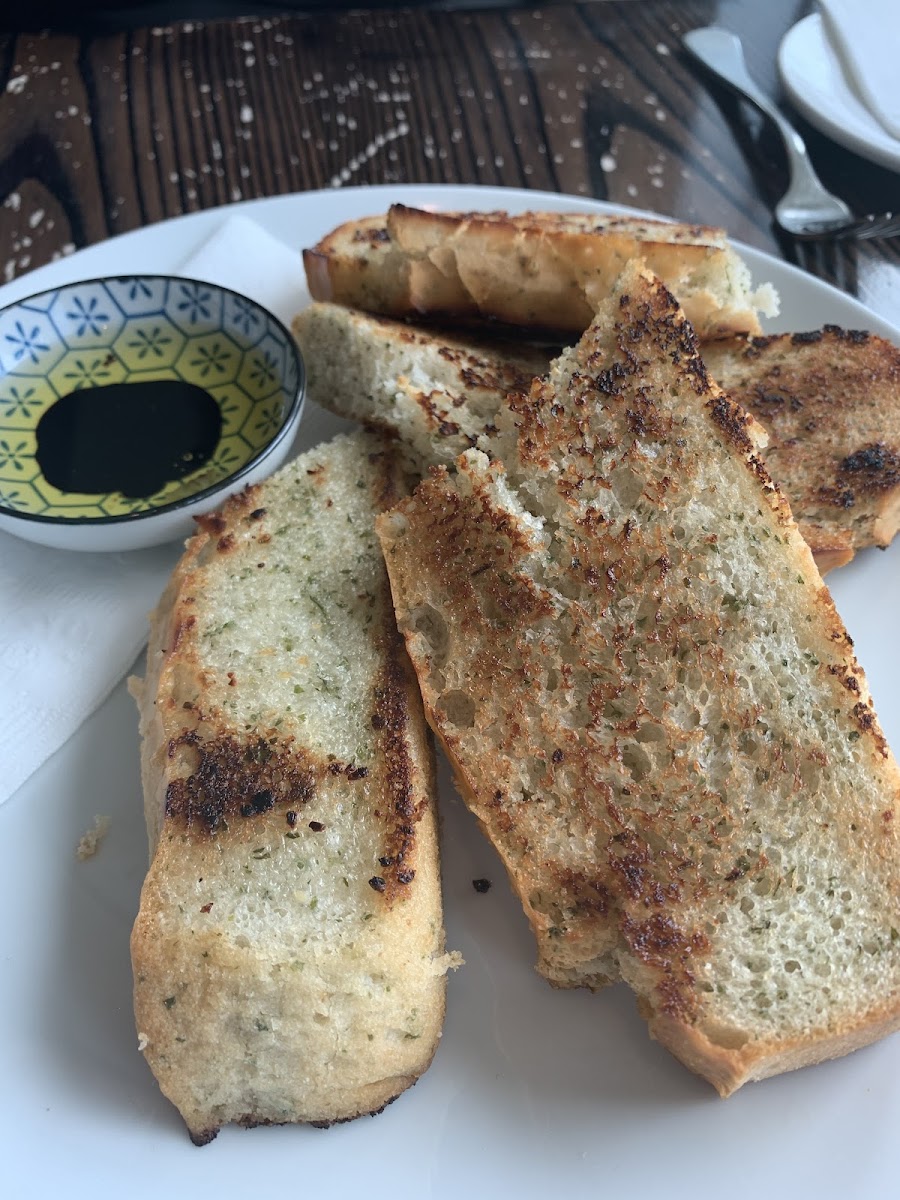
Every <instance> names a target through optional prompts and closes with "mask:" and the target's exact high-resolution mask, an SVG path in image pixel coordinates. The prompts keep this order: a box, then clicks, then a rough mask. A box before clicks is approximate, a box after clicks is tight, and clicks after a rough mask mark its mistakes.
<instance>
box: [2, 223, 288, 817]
mask: <svg viewBox="0 0 900 1200" xmlns="http://www.w3.org/2000/svg"><path fill="white" fill-rule="evenodd" d="M122 269H123V270H127V264H126V263H123V264H122ZM172 273H173V274H180V275H186V276H188V277H191V278H194V279H201V280H203V281H204V282H207V283H217V284H219V285H221V286H223V287H230V288H233V289H234V290H235V291H238V292H242V293H243V294H244V295H245V296H250V297H251V298H252V299H253V300H256V301H257V302H258V303H260V304H262V305H264V306H265V307H266V308H268V309H269V310H270V312H273V313H275V315H276V316H278V317H280V318H281V319H282V320H283V321H285V322H288V321H290V319H291V317H292V316H293V315H294V313H296V312H297V310H298V309H299V307H300V306H301V304H302V301H303V297H304V280H303V269H302V265H301V262H300V257H299V253H298V252H297V250H296V249H292V248H290V247H287V246H285V245H284V244H283V243H282V242H279V241H277V240H276V239H275V238H273V237H271V236H270V235H269V234H268V233H266V231H265V230H264V229H262V228H260V226H259V225H256V224H255V223H254V222H253V221H250V220H248V219H247V218H246V217H243V216H233V217H229V218H227V219H226V220H225V221H223V223H222V225H221V227H220V228H219V229H218V230H217V231H216V233H214V234H213V235H212V236H211V237H210V238H209V240H208V241H206V242H205V243H204V244H203V245H202V246H200V247H199V248H198V249H197V250H196V251H195V252H194V253H193V254H192V255H191V256H190V257H189V258H188V259H187V260H185V261H184V262H183V263H181V265H180V266H179V267H177V268H175V269H174V270H173V272H172ZM180 549H181V548H180V546H177V545H176V546H162V547H157V548H155V549H152V550H135V551H132V552H131V553H127V554H79V553H77V552H69V551H66V550H49V549H46V548H44V547H41V546H35V545H32V544H30V543H29V542H25V541H22V540H20V539H18V538H14V537H12V536H11V535H9V534H5V533H0V714H2V720H0V804H2V803H3V802H4V801H5V800H7V799H9V797H10V796H11V795H12V794H13V792H15V791H16V790H17V789H18V788H19V787H20V786H21V785H22V784H23V783H24V782H25V780H26V779H27V778H28V777H29V776H30V775H31V774H32V773H33V772H34V771H36V770H37V768H38V767H39V766H40V765H41V763H43V762H44V761H45V760H46V759H48V758H49V757H50V755H51V754H53V753H54V752H55V751H56V750H58V749H59V748H60V746H62V745H63V744H64V743H65V742H66V741H68V739H69V738H70V737H71V736H72V734H73V733H74V732H75V731H76V729H78V727H79V726H80V725H81V724H82V722H83V721H85V720H86V719H87V718H88V717H89V716H90V715H91V713H92V712H93V711H94V710H95V709H96V708H97V707H98V706H99V705H100V704H101V703H102V702H103V701H104V700H105V699H106V697H107V696H108V695H109V693H110V691H111V690H112V689H113V687H115V685H116V684H117V683H118V682H119V680H120V679H121V678H122V677H123V676H124V675H125V674H126V673H127V672H128V671H129V670H130V668H131V666H132V664H133V663H134V660H135V658H136V657H137V655H138V653H139V652H140V650H141V647H142V646H143V645H144V643H145V641H146V637H147V616H148V614H149V612H150V611H151V610H152V608H153V607H154V605H155V604H156V602H157V600H158V599H159V596H160V594H161V593H162V590H163V587H164V586H165V582H166V579H167V578H168V575H169V573H170V571H171V570H172V567H173V566H174V565H175V562H176V561H177V559H178V555H179V553H180ZM135 736H137V734H135Z"/></svg>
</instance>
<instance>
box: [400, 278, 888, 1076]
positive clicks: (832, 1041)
mask: <svg viewBox="0 0 900 1200" xmlns="http://www.w3.org/2000/svg"><path fill="white" fill-rule="evenodd" d="M514 409H515V417H516V421H517V424H518V427H519V439H518V449H517V452H516V453H515V454H514V455H512V456H510V457H508V458H507V459H506V469H505V470H504V468H503V467H502V466H500V465H499V464H498V463H489V462H488V460H487V458H486V457H485V456H484V455H483V454H480V453H478V452H476V451H470V452H468V453H467V454H466V455H464V456H463V457H462V458H461V459H460V461H459V463H458V468H457V473H456V474H455V475H451V474H450V473H449V472H447V471H446V470H444V469H439V470H437V471H435V472H434V473H433V474H432V476H431V477H430V478H429V479H427V480H426V481H425V482H424V483H423V484H421V485H420V487H419V488H418V489H417V491H416V492H415V494H414V496H413V497H412V498H411V499H409V500H406V501H403V502H401V504H400V505H399V506H398V507H397V508H396V509H395V510H394V511H393V512H392V513H389V514H387V515H385V516H383V517H382V518H380V520H379V523H378V531H379V536H380V537H381V540H382V545H383V547H384V550H385V555H386V561H387V565H388V570H389V574H390V577H391V585H392V591H393V595H394V603H395V608H396V611H397V615H398V620H399V622H400V627H401V629H402V630H403V632H404V635H405V637H406V639H407V645H408V647H409V650H410V655H411V657H412V660H413V663H414V665H415V667H416V670H417V673H418V675H419V681H420V684H421V686H422V690H423V696H424V699H425V705H426V713H427V715H428V719H429V721H430V722H431V723H432V725H433V727H434V729H435V731H436V732H437V734H438V736H439V737H440V740H441V742H442V743H443V745H444V746H445V747H446V749H447V751H448V754H449V755H450V757H451V760H452V762H453V763H454V767H455V770H456V772H457V776H458V779H459V783H460V787H461V790H462V792H463V795H464V796H465V798H466V800H467V803H469V805H470V807H471V808H472V809H473V811H474V812H475V814H476V815H477V817H478V818H479V820H480V822H481V823H482V826H483V827H484V829H485V831H486V832H487V834H488V836H489V837H490V838H491V840H492V841H493V842H494V845H495V846H496V847H497V849H498V851H499V853H500V855H501V857H502V859H503V861H504V863H505V865H506V867H507V870H508V871H509V873H510V877H511V879H512V882H513V885H514V886H515V888H516V889H517V891H518V893H519V895H520V898H521V900H522V903H523V906H524V908H525V911H526V913H527V915H528V917H529V919H530V920H531V922H532V925H533V927H534V930H535V933H536V936H537V940H538V952H539V962H538V965H539V969H540V970H541V971H542V972H543V973H544V974H545V975H546V976H547V977H548V978H549V979H550V980H551V981H552V982H554V983H557V984H560V985H569V986H571V985H578V984H587V985H589V986H599V985H601V984H602V983H605V982H607V981H609V980H613V979H619V978H623V979H625V980H626V981H627V982H628V983H629V984H630V985H631V986H632V987H633V988H634V990H635V991H636V992H637V994H638V996H639V999H640V1003H641V1008H642V1011H643V1012H644V1014H645V1015H646V1016H647V1018H648V1020H649V1021H650V1026H651V1032H653V1033H654V1035H655V1036H657V1037H658V1038H660V1039H661V1040H663V1041H664V1042H665V1044H666V1045H668V1046H669V1047H670V1048H671V1049H672V1050H673V1051H674V1052H675V1053H676V1054H678V1055H679V1056H680V1057H681V1058H682V1059H683V1060H684V1061H685V1062H687V1063H688V1065H690V1066H691V1067H692V1068H693V1069H695V1070H698V1071H700V1072H701V1073H703V1074H704V1075H705V1076H706V1077H707V1078H709V1079H710V1080H711V1081H712V1082H714V1083H715V1084H716V1086H717V1087H719V1088H720V1090H722V1091H723V1092H725V1093H727V1092H729V1091H731V1090H733V1089H734V1088H735V1087H737V1086H740V1084H741V1083H743V1082H745V1081H746V1080H747V1079H749V1078H759V1077H762V1076H763V1075H765V1074H770V1073H773V1072H774V1071H778V1070H786V1069H789V1067H791V1066H794V1065H798V1064H799V1063H800V1062H802V1061H814V1060H816V1059H818V1058H822V1057H826V1056H828V1055H830V1054H834V1053H842V1052H845V1051H846V1050H847V1049H849V1048H851V1047H852V1046H853V1045H858V1044H861V1043H862V1042H864V1041H866V1040H871V1039H872V1038H873V1037H876V1036H881V1035H882V1034H883V1033H885V1032H887V1031H888V1030H889V1029H891V1028H894V1027H895V1026H896V1025H897V1023H898V1021H900V947H898V945H897V941H898V939H897V937H896V933H895V931H896V930H897V929H898V928H900V895H898V871H897V858H896V852H897V844H896V838H897V834H896V828H895V826H896V820H895V816H896V814H897V803H898V794H900V788H898V785H900V779H898V772H897V768H896V764H895V763H894V760H893V758H892V757H891V755H890V752H889V750H888V748H887V746H886V744H885V742H884V738H883V736H882V734H881V732H880V730H879V728H878V725H877V722H876V719H875V717H874V714H873V712H872V708H871V703H870V700H869V696H868V692H867V688H866V682H865V678H864V676H863V673H862V671H861V670H860V668H859V667H858V664H857V663H856V662H855V660H854V658H853V655H852V651H851V648H850V641H849V638H848V637H847V635H846V633H845V631H844V629H843V627H842V625H841V623H840V621H839V619H838V617H837V614H836V613H835V611H834V608H833V606H832V604H831V601H830V598H829V596H828V593H827V591H826V590H825V589H824V587H823V586H822V583H821V579H820V577H819V574H818V572H817V570H816V568H815V565H814V563H813V560H812V558H811V555H810V552H809V550H808V548H807V547H806V545H805V543H804V542H803V541H802V539H801V537H800V536H799V534H798V532H797V529H796V527H795V525H794V524H793V522H792V520H791V517H790V512H789V510H788V507H787V505H786V504H785V503H784V501H783V500H782V499H781V497H780V495H779V493H778V492H777V490H776V489H775V488H774V487H773V486H772V484H771V482H770V479H769V477H768V475H767V473H766V471H765V468H764V467H763V465H762V463H761V462H760V460H759V457H758V452H757V445H758V441H759V438H760V431H759V430H758V427H757V426H756V425H755V423H754V422H753V420H752V418H750V417H749V416H747V414H745V413H744V411H743V410H742V409H740V408H739V407H738V406H737V405H736V404H735V403H734V402H733V401H732V400H731V399H729V397H728V396H727V395H726V394H724V393H723V392H722V391H721V390H720V389H719V388H718V387H717V386H716V385H715V383H713V382H712V380H711V379H710V377H709V375H708V373H707V371H706V368H705V367H704V364H703V362H702V360H701V359H700V357H699V355H698V353H697V348H696V344H695V341H694V337H693V333H692V331H691V329H690V327H689V326H688V325H687V324H686V323H685V321H684V318H683V316H682V314H681V313H680V311H679V310H678V307H677V305H676V304H675V303H674V302H673V300H672V297H671V296H670V295H669V294H668V293H667V291H666V289H665V288H663V287H662V286H660V285H659V284H658V283H656V282H654V281H652V280H650V279H648V278H647V277H646V276H644V275H643V274H642V273H641V271H640V269H639V268H637V267H635V266H632V267H630V268H629V269H627V270H626V272H625V274H624V277H623V280H622V281H621V282H620V284H619V287H618V289H617V292H616V294H615V295H614V296H613V297H612V298H611V299H610V300H609V301H607V302H606V303H605V304H604V305H603V306H602V308H601V310H600V312H599V314H598V317H597V319H596V321H595V322H594V324H593V325H592V326H591V328H590V329H589V330H588V332H587V334H586V335H585V336H584V337H583V339H582V340H581V342H580V343H579V345H578V347H577V348H576V349H575V350H573V351H570V352H566V353H564V354H563V355H562V356H561V358H560V359H559V360H557V362H556V364H555V365H554V367H553V368H552V370H551V372H550V374H549V376H548V377H547V378H546V379H545V380H543V381H536V382H535V384H534V385H533V387H532V390H531V392H530V395H528V396H527V397H522V398H520V399H518V400H516V401H515V402H514ZM860 947H863V949H862V950H861V949H860Z"/></svg>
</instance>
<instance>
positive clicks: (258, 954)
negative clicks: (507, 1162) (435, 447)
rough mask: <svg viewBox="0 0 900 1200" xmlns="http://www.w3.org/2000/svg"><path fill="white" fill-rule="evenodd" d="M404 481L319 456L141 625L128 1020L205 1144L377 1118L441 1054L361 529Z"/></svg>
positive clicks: (436, 935) (257, 502)
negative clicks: (235, 1125) (146, 845)
mask: <svg viewBox="0 0 900 1200" xmlns="http://www.w3.org/2000/svg"><path fill="white" fill-rule="evenodd" d="M397 482H398V481H397V478H396V475H395V471H394V468H393V466H392V465H391V460H390V457H389V456H388V455H386V454H385V453H384V446H383V443H381V442H380V441H379V440H378V439H377V438H376V437H375V436H374V435H370V434H364V433H356V434H353V435H350V436H344V437H341V438H337V439H335V440H334V441H333V442H331V443H330V444H326V445H323V446H320V447H318V448H317V449H315V450H312V451H310V452H309V453H307V454H305V455H303V456H302V457H301V458H299V459H297V460H295V461H294V462H293V463H292V464H291V465H290V466H289V467H287V468H286V469H285V470H283V471H282V472H280V473H279V474H278V475H277V476H275V477H273V478H272V479H270V480H268V481H267V482H266V483H264V484H261V485H259V486H256V487H253V488H249V489H248V490H246V491H245V492H243V493H242V494H241V495H240V496H237V497H235V498H234V499H232V500H231V501H229V502H228V503H227V504H226V506H225V508H224V510H223V511H222V513H221V515H217V516H213V517H209V518H207V519H205V520H204V521H203V523H202V528H201V530H200V532H198V533H197V535H196V536H195V537H193V538H192V539H191V541H190V542H189V543H188V546H187V550H186V553H185V555H184V557H183V559H182V561H181V563H180V564H179V566H178V568H177V570H176V572H175V574H174V576H173V578H172V581H171V584H170V586H169V588H168V590H167V592H166V594H165V596H164V597H163V600H162V603H161V605H160V607H159V610H158V611H157V613H156V615H155V619H154V622H153V634H152V639H151V643H150V648H149V651H148V673H147V679H146V681H145V682H144V684H143V685H139V687H138V692H139V694H140V706H141V729H142V733H143V739H144V740H143V754H142V770H143V779H144V788H145V795H146V815H147V825H148V830H149V833H150V842H151V853H152V863H151V866H150V872H149V874H148V876H147V879H146V882H145V884H144V887H143V891H142V893H141V905H140V912H139V914H138V918H137V921H136V923H135V926H134V932H133V935H132V942H131V949H132V959H133V965H134V979H135V1015H136V1019H137V1029H138V1032H139V1038H140V1045H141V1048H142V1049H143V1052H144V1055H145V1057H146V1058H147V1061H148V1063H149V1064H150V1066H151V1068H152V1070H153V1072H154V1074H155V1075H156V1078H157V1080H158V1081H159V1085H160V1087H161V1088H162V1090H163V1092H164V1093H165V1094H166V1096H168V1097H169V1099H170V1100H171V1101H172V1102H173V1103H174V1104H175V1105H176V1106H177V1107H178V1109H179V1110H180V1112H181V1114H182V1116H183V1117H184V1119H185V1121H186V1122H187V1125H188V1129H189V1130H190V1134H191V1137H192V1138H193V1140H194V1141H195V1142H197V1143H198V1144H201V1143H203V1142H206V1141H209V1140H210V1139H211V1138H212V1137H214V1136H215V1134H216V1133H217V1131H218V1129H219V1128H220V1126H222V1125H224V1124H226V1123H227V1122H231V1121H239V1122H240V1123H242V1124H244V1125H257V1124H271V1123H282V1122H289V1121H307V1122H313V1123H315V1124H328V1123H330V1122H333V1121H343V1120H346V1119H348V1118H351V1117H355V1116H357V1115H359V1114H362V1113H370V1112H374V1111H377V1110H379V1109H381V1108H382V1107H383V1106H384V1105H385V1104H387V1103H388V1102H389V1101H390V1100H392V1099H393V1098H394V1097H395V1096H397V1095H398V1094H399V1093H400V1092H402V1091H403V1090H404V1089H405V1088H407V1087H409V1086H410V1084H412V1083H414V1082H415V1080H416V1078H417V1077H418V1076H419V1075H420V1074H421V1073H422V1072H423V1071H424V1070H425V1068H426V1067H427V1066H428V1064H429V1062H430V1061H431V1058H432V1055H433V1054H434V1051H435V1047H436V1045H437V1039H438V1037H439V1036H440V1029H441V1023H442V1019H443V1013H444V992H445V972H446V970H447V967H448V965H449V964H450V961H451V960H450V958H449V957H448V956H447V955H445V954H444V935H443V928H442V917H441V897H440V882H439V873H438V859H437V840H436V826H435V809H434V779H433V753H432V747H431V744H430V738H429V737H428V734H427V729H426V726H425V723H424V719H423V716H422V711H421V702H420V700H419V697H418V692H417V688H416V681H415V677H414V676H413V674H412V671H411V670H410V668H409V664H408V660H407V658H406V654H405V652H404V650H403V646H402V642H401V641H400V639H399V637H398V634H397V631H396V626H395V623H394V618H393V612H392V610H391V605H390V596H389V593H388V590H387V580H386V576H385V574H384V567H383V564H382V561H381V555H380V552H379V550H378V546H377V543H376V541H375V534H374V529H373V521H374V514H375V511H376V510H377V509H378V507H379V506H381V505H384V504H385V503H388V502H390V501H391V500H395V499H397V498H398V495H399V492H398V490H397Z"/></svg>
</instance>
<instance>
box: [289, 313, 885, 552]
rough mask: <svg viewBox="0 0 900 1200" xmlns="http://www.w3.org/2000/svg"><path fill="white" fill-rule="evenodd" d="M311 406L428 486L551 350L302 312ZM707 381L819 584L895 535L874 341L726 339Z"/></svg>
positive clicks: (881, 363) (881, 367)
mask: <svg viewBox="0 0 900 1200" xmlns="http://www.w3.org/2000/svg"><path fill="white" fill-rule="evenodd" d="M294 335H295V336H296V338H297V340H298V342H299V343H300V347H301V349H302V350H303V352H304V355H305V357H306V360H307V363H308V376H309V377H308V390H309V395H310V397H311V399H313V400H315V401H317V402H318V403H319V404H321V405H322V406H323V407H325V408H328V409H330V410H331V411H332V412H336V413H338V414H339V415H340V416H342V417H350V418H352V419H354V420H357V421H363V422H366V423H370V424H374V425H376V426H378V427H379V428H381V429H383V430H385V431H387V432H389V433H391V434H393V435H395V436H397V437H398V438H399V439H400V447H401V450H402V451H403V453H404V454H405V459H406V465H407V467H408V468H409V469H410V470H411V471H414V472H416V473H418V474H419V475H424V474H425V473H426V471H427V469H428V468H429V467H430V466H434V465H440V464H444V465H449V464H451V463H453V462H454V461H455V459H456V458H457V456H458V455H459V454H461V453H462V452H463V451H464V450H467V449H470V448H472V447H475V448H477V449H480V450H484V451H485V453H487V454H489V455H491V456H492V457H502V453H501V452H500V450H498V444H497V442H496V438H497V432H498V424H497V423H498V421H500V422H501V423H502V414H503V412H504V408H505V401H506V396H507V395H508V394H509V393H511V392H523V391H528V389H529V387H530V381H531V378H532V377H533V376H535V375H540V374H543V373H544V372H545V371H546V370H547V368H548V366H549V364H550V357H551V352H550V350H549V349H548V348H542V347H540V346H536V345H535V346H531V345H529V344H528V343H526V342H524V341H521V340H520V341H518V342H508V341H507V342H504V341H500V340H497V339H491V340H487V339H484V338H481V339H478V338H475V337H474V336H472V335H469V336H461V335H459V334H449V333H447V332H446V331H445V330H441V329H436V328H429V327H424V326H421V325H420V326H416V325H410V324H407V323H404V322H398V321H393V320H390V319H388V318H385V317H377V316H371V315H369V314H368V313H364V312H359V311H358V310H355V309H348V308H344V307H342V306H341V305H337V304H325V303H319V304H312V305H310V306H309V307H308V308H306V309H304V311H303V312H301V313H300V314H299V315H298V316H297V317H296V318H295V320H294ZM702 354H703V359H704V361H705V362H706V364H707V366H708V368H709V370H710V374H711V375H712V376H713V377H714V378H715V379H716V380H717V381H718V382H719V383H720V384H721V385H722V386H723V387H724V388H726V389H727V390H728V391H730V392H731V393H732V395H733V397H734V398H735V399H736V400H737V401H738V403H739V404H741V405H742V407H744V408H746V409H748V410H749V411H750V412H752V413H753V415H754V416H755V417H756V418H757V420H758V421H759V422H760V424H761V425H762V426H763V427H764V429H765V430H766V434H767V435H768V443H767V445H766V446H765V447H764V448H763V449H762V451H761V453H762V455H763V458H764V461H765V464H766V468H767V470H768V471H769V473H770V474H771V475H772V477H773V478H774V479H775V481H776V483H777V484H778V485H779V487H780V488H781V489H782V491H783V492H784V494H785V495H786V496H787V497H788V499H789V501H790V504H791V508H792V510H793V513H794V517H795V519H796V521H797V523H798V525H799V526H800V531H801V533H802V534H803V536H804V537H805V539H806V541H807V542H808V543H809V545H810V547H811V549H812V551H813V554H814V556H815V559H816V565H817V566H818V568H819V570H820V571H821V572H822V573H823V574H824V573H825V572H826V571H828V570H831V569H832V568H833V567H838V566H841V565H843V564H844V563H846V562H848V561H849V560H850V558H852V557H853V554H854V552H855V551H856V550H857V549H860V548H861V547H863V546H870V545H877V546H886V545H887V544H888V543H889V542H890V541H891V539H892V538H893V537H894V535H895V533H896V532H897V528H898V525H900V350H898V349H897V348H896V347H894V346H892V345H891V344H890V343H888V342H886V341H884V340H883V339H882V338H879V337H876V336H875V335H873V334H865V333H860V332H856V331H849V332H848V331H845V330H841V329H838V328H837V327H836V326H827V327H826V328H825V329H824V330H822V331H819V332H816V333H802V334H780V335H778V336H773V337H759V338H755V337H749V336H745V335H739V334H738V335H734V336H732V337H727V338H721V339H714V340H711V341H707V342H704V343H703V346H702Z"/></svg>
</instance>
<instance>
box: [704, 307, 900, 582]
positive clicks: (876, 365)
mask: <svg viewBox="0 0 900 1200" xmlns="http://www.w3.org/2000/svg"><path fill="white" fill-rule="evenodd" d="M703 360H704V362H705V363H706V365H707V367H708V368H709V371H710V374H711V375H712V376H713V378H714V379H716V380H717V382H718V383H720V384H721V385H722V387H723V388H725V389H726V391H728V392H730V393H731V395H732V396H733V397H734V399H735V400H737V402H738V404H740V405H741V406H742V407H743V408H746V409H747V410H748V411H749V412H751V413H753V415H754V416H755V417H756V419H757V420H758V421H760V422H762V424H763V425H764V426H765V428H766V431H767V433H768V434H769V443H768V445H767V446H766V450H765V459H766V467H767V469H768V471H769V473H770V475H771V476H772V478H773V479H774V480H775V482H776V483H777V484H778V485H779V486H780V487H781V488H783V490H784V491H785V492H786V493H787V497H788V499H789V500H790V502H791V508H792V510H793V512H794V516H795V517H796V519H797V524H798V525H799V526H800V532H801V533H802V534H803V536H804V537H805V538H806V540H807V542H808V543H809V546H810V548H811V549H812V552H813V554H814V555H815V556H816V563H817V564H818V566H819V569H820V570H821V571H827V570H830V569H831V568H832V567H839V566H842V565H843V564H844V563H846V562H849V561H850V559H851V558H852V557H853V555H854V554H855V553H856V551H857V550H861V549H863V548H864V547H865V546H887V545H889V544H890V542H891V541H892V540H893V538H894V536H895V534H896V533H897V529H898V528H900V350H898V348H897V347H896V346H892V345H891V343H890V342H887V341H885V340H884V338H880V337H877V336H876V335H875V334H873V333H866V332H865V331H863V330H853V329H840V328H838V326H836V325H826V326H825V328H824V329H814V330H812V331H810V332H808V333H782V334H779V335H777V336H773V337H743V336H740V335H736V336H734V337H729V338H724V339H722V340H714V341H710V342H706V343H705V344H704V346H703Z"/></svg>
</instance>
